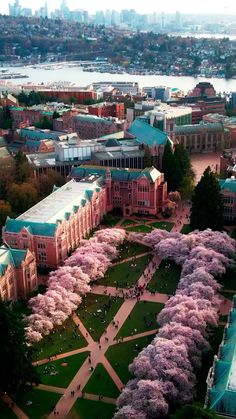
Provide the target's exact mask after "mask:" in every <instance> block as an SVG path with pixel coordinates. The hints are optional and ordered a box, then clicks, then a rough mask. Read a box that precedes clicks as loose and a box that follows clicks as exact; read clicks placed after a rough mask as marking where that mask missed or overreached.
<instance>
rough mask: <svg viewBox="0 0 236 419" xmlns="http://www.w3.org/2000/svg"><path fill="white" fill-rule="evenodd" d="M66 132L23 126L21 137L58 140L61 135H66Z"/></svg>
mask: <svg viewBox="0 0 236 419" xmlns="http://www.w3.org/2000/svg"><path fill="white" fill-rule="evenodd" d="M64 134H65V133H64V132H59V131H49V130H46V131H44V130H40V129H29V128H21V129H20V133H19V135H20V137H22V138H26V137H27V138H28V139H30V140H48V139H50V140H57V139H58V137H59V136H60V135H64Z"/></svg>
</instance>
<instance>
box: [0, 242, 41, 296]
mask: <svg viewBox="0 0 236 419" xmlns="http://www.w3.org/2000/svg"><path fill="white" fill-rule="evenodd" d="M37 288H38V279H37V269H36V261H35V257H34V254H33V253H32V252H30V250H18V249H12V248H10V247H7V246H1V247H0V300H2V301H9V300H12V301H16V300H18V299H20V298H21V299H26V298H27V297H28V296H30V295H31V294H32V292H33V291H35V290H36V289H37Z"/></svg>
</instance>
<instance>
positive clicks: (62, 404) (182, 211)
mask: <svg viewBox="0 0 236 419" xmlns="http://www.w3.org/2000/svg"><path fill="white" fill-rule="evenodd" d="M188 212H189V208H188V207H187V206H186V205H184V206H183V205H182V204H181V206H180V207H179V209H178V210H177V213H176V215H175V217H174V219H173V220H172V219H168V221H170V222H174V223H175V224H174V227H173V229H172V231H181V229H182V227H183V225H184V224H187V223H188ZM124 219H125V218H123V219H121V220H120V221H119V223H118V224H117V226H118V225H119V226H120V225H121V224H122V222H123V220H124ZM133 221H134V224H133V225H140V223H142V221H140V222H136V221H137V220H135V219H133ZM155 221H157V220H156V219H150V220H148V221H146V222H145V224H147V225H148V224H151V223H153V222H155ZM158 221H159V220H158ZM163 221H166V220H163ZM140 243H143V242H142V240H140ZM145 244H146V243H145ZM146 245H147V244H146ZM150 247H151V245H150ZM147 254H151V252H146V253H143V254H140V255H136V256H135V257H136V258H140V257H143V256H144V255H147ZM131 260H133V257H130V258H127V259H125V260H121V261H119V262H116V263H114V264H113V266H116V265H118V264H121V263H124V262H128V261H131ZM160 262H161V259H160V258H159V257H158V256H157V255H154V256H153V258H152V260H151V261H150V262H149V263H148V265H147V266H146V267H145V269H144V272H143V273H142V274H141V276H140V278H139V279H138V282H137V283H138V285H139V286H142V287H144V291H143V294H142V295H141V296H140V300H141V301H150V302H158V303H166V301H167V300H168V298H169V296H168V295H166V294H162V293H155V294H153V293H152V294H151V293H150V292H149V291H148V290H147V289H145V288H146V287H147V285H148V284H149V282H150V281H151V279H152V277H153V274H154V273H155V271H156V269H157V268H158V266H159V264H160ZM130 289H131V288H130ZM130 289H129V288H118V289H117V288H115V287H112V286H103V285H94V286H92V290H91V292H92V293H94V294H98V295H104V294H109V295H111V296H119V297H122V298H123V297H124V294H127V292H129V291H130ZM227 301H228V302H227V304H226V300H225V299H224V301H222V303H221V306H220V310H221V313H222V314H225V312H226V311H227V312H228V311H229V308H230V307H231V306H230V307H229V303H231V302H229V300H227ZM136 302H137V301H136V298H128V299H127V298H126V299H125V300H124V303H123V304H122V306H121V307H120V308H119V310H118V311H117V313H116V315H115V317H114V319H112V321H111V323H110V324H109V325H108V327H107V329H106V330H105V331H104V333H103V334H102V336H101V338H100V340H99V342H95V341H94V339H93V338H92V336H91V335H90V333H89V331H88V330H87V329H86V327H85V326H84V324H83V322H82V321H81V319H80V318H79V317H78V316H77V314H73V316H72V318H73V321H74V322H75V324H76V325H77V326H78V327H79V330H80V332H81V333H82V335H83V336H84V338H85V339H86V341H87V343H88V345H87V346H86V347H83V348H80V349H76V350H72V351H69V352H66V353H63V354H58V355H57V356H56V357H51V358H50V360H49V359H48V358H45V359H42V360H40V361H37V362H35V363H34V364H35V365H43V364H46V363H48V362H50V361H53V360H55V359H57V360H58V359H64V358H65V357H68V356H71V355H75V354H78V353H81V352H85V351H88V352H89V353H90V356H91V364H90V363H89V361H88V358H87V359H86V360H85V361H84V363H83V364H82V366H81V367H80V369H79V370H78V371H77V373H76V374H75V376H74V378H73V379H72V381H71V382H70V384H69V386H68V387H67V388H59V387H55V386H48V385H43V384H41V385H39V386H38V388H39V389H42V390H46V391H51V392H55V393H58V394H62V397H61V398H60V400H59V401H58V403H57V405H56V407H55V411H56V412H58V414H57V416H56V417H58V418H59V419H64V418H65V417H66V416H67V414H68V413H69V412H70V410H71V408H72V407H73V405H74V403H75V401H76V399H77V398H81V397H83V398H86V399H89V400H99V395H92V394H87V393H84V392H83V389H84V388H85V386H86V384H87V382H88V381H89V379H90V377H91V372H90V367H91V366H92V367H93V368H94V369H95V368H96V366H97V365H98V364H99V363H101V364H102V365H103V366H104V368H105V369H106V371H107V372H108V374H109V375H110V377H111V378H112V380H113V381H114V383H115V384H116V386H117V388H118V389H119V390H121V389H122V388H123V386H124V384H123V383H122V381H121V380H120V378H119V376H118V375H117V373H116V371H115V370H114V368H113V367H112V365H111V364H110V363H109V361H108V359H107V358H106V357H105V353H106V351H107V349H108V348H109V347H110V346H113V345H116V344H117V342H119V341H120V342H121V340H120V339H116V335H117V333H118V332H119V330H120V329H121V327H122V326H123V324H124V323H125V321H126V320H127V318H128V316H129V315H130V313H131V312H132V310H133V308H134V306H135V304H136ZM157 331H158V329H153V330H149V331H146V332H143V333H137V334H135V335H132V336H128V337H125V338H123V339H122V342H129V341H131V340H135V339H138V338H141V337H145V336H150V335H153V334H156V333H157ZM73 393H74V395H73ZM102 401H103V402H107V403H112V404H114V403H115V399H113V398H107V397H102ZM15 408H16V409H17V407H15ZM20 412H21V411H20V409H19V411H18V414H17V416H18V417H22V418H23V419H26V418H27V416H26V415H24V413H23V412H22V414H23V416H19V414H21V413H20ZM54 417H55V415H54V412H52V413H51V414H50V416H49V418H50V419H52V418H54Z"/></svg>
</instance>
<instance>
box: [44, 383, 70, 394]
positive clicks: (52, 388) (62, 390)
mask: <svg viewBox="0 0 236 419" xmlns="http://www.w3.org/2000/svg"><path fill="white" fill-rule="evenodd" d="M37 389H38V390H44V391H51V392H52V393H58V394H64V393H65V390H66V389H65V388H63V387H56V386H48V385H47V384H39V385H38V386H37Z"/></svg>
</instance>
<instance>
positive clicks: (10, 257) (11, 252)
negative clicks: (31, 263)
mask: <svg viewBox="0 0 236 419" xmlns="http://www.w3.org/2000/svg"><path fill="white" fill-rule="evenodd" d="M26 252H27V251H26V250H18V249H11V248H9V247H6V246H4V245H2V246H1V247H0V275H3V274H4V272H5V270H6V269H7V266H8V265H13V266H15V267H16V268H17V267H19V266H20V264H21V262H22V261H23V260H24V259H25V255H26Z"/></svg>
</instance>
